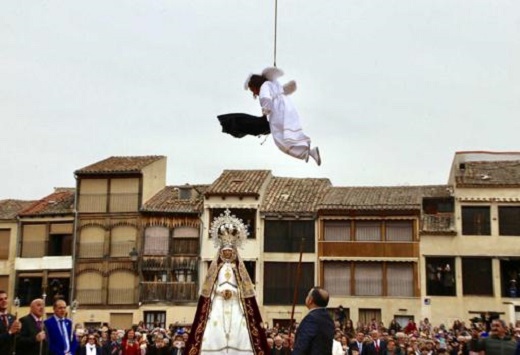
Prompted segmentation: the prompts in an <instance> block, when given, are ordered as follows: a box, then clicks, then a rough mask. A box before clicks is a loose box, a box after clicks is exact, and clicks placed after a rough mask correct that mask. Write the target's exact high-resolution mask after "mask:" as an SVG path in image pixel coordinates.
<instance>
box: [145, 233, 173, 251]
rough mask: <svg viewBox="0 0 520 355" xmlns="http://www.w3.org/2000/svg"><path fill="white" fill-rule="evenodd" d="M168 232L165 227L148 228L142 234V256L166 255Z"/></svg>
mask: <svg viewBox="0 0 520 355" xmlns="http://www.w3.org/2000/svg"><path fill="white" fill-rule="evenodd" d="M169 236H170V231H169V230H168V228H166V227H148V228H146V230H145V232H144V255H167V254H168V239H169Z"/></svg>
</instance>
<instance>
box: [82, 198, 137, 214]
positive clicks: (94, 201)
mask: <svg viewBox="0 0 520 355" xmlns="http://www.w3.org/2000/svg"><path fill="white" fill-rule="evenodd" d="M107 202H108V204H110V207H109V212H137V210H138V209H139V195H138V194H136V193H119V194H110V195H107V194H81V195H80V197H79V212H80V213H96V212H97V213H104V212H107V207H108V206H107V205H108V204H107Z"/></svg>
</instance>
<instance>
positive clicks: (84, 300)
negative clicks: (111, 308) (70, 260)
mask: <svg viewBox="0 0 520 355" xmlns="http://www.w3.org/2000/svg"><path fill="white" fill-rule="evenodd" d="M76 299H77V300H78V302H79V304H80V305H82V304H83V305H85V304H103V303H104V302H103V275H102V274H101V273H99V272H92V271H86V272H82V273H81V274H79V275H78V277H77V278H76Z"/></svg>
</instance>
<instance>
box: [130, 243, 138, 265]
mask: <svg viewBox="0 0 520 355" xmlns="http://www.w3.org/2000/svg"><path fill="white" fill-rule="evenodd" d="M128 255H129V256H130V260H132V262H134V263H135V262H137V258H138V257H139V253H138V252H137V249H136V248H135V247H133V248H132V250H131V251H130V253H128Z"/></svg>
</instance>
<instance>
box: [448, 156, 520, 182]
mask: <svg viewBox="0 0 520 355" xmlns="http://www.w3.org/2000/svg"><path fill="white" fill-rule="evenodd" d="M455 183H456V184H457V187H462V186H476V185H478V186H512V187H518V186H520V160H508V161H471V162H465V163H461V164H460V165H459V167H458V171H457V174H456V177H455Z"/></svg>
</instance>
